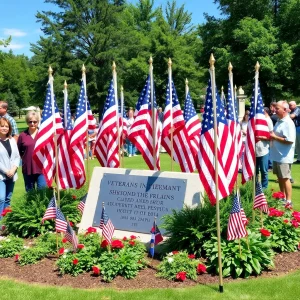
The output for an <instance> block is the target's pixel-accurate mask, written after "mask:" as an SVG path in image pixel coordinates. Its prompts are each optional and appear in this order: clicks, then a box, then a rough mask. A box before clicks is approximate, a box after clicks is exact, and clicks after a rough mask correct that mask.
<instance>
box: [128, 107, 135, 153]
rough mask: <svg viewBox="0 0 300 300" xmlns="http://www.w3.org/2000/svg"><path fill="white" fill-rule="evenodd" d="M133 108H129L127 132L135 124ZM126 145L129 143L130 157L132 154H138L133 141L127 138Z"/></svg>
mask: <svg viewBox="0 0 300 300" xmlns="http://www.w3.org/2000/svg"><path fill="white" fill-rule="evenodd" d="M133 114H134V113H133V108H132V107H130V108H129V110H128V119H127V132H129V131H130V127H131V125H132V124H133V121H134V118H133ZM126 145H127V154H128V157H131V156H136V148H135V145H134V144H133V143H131V141H130V140H129V139H127V140H126Z"/></svg>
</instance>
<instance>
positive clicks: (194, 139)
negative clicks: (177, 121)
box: [183, 92, 201, 155]
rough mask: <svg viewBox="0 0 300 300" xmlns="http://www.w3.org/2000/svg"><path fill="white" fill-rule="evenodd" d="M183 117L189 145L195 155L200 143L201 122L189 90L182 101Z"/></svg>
mask: <svg viewBox="0 0 300 300" xmlns="http://www.w3.org/2000/svg"><path fill="white" fill-rule="evenodd" d="M183 118H184V121H185V127H186V129H187V132H188V135H189V138H190V142H191V146H192V149H193V151H194V155H197V153H198V151H199V143H200V133H201V122H200V120H199V118H198V115H197V113H196V110H195V107H194V104H193V101H192V98H191V95H190V92H188V93H187V95H186V99H185V102H184V112H183Z"/></svg>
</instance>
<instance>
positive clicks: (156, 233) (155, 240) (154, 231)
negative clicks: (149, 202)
mask: <svg viewBox="0 0 300 300" xmlns="http://www.w3.org/2000/svg"><path fill="white" fill-rule="evenodd" d="M150 232H151V239H150V250H149V252H150V255H151V256H152V257H154V248H155V245H157V244H159V243H160V242H162V241H163V240H164V239H163V237H162V235H161V233H160V230H159V229H158V226H157V225H156V222H155V221H154V222H153V226H152V228H151V231H150Z"/></svg>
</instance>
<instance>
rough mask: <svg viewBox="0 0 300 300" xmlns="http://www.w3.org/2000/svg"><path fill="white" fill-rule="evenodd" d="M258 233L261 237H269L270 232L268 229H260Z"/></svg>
mask: <svg viewBox="0 0 300 300" xmlns="http://www.w3.org/2000/svg"><path fill="white" fill-rule="evenodd" d="M259 231H260V233H261V234H262V235H263V236H270V235H271V232H270V231H269V230H268V229H264V228H261V229H260V230H259Z"/></svg>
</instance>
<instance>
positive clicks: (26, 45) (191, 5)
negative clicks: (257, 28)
mask: <svg viewBox="0 0 300 300" xmlns="http://www.w3.org/2000/svg"><path fill="white" fill-rule="evenodd" d="M129 2H132V3H136V2H137V0H131V1H129ZM166 2H167V1H165V0H155V5H156V6H160V5H163V7H164V6H165V4H166ZM182 4H185V9H186V10H187V11H189V12H192V22H193V23H194V24H199V23H202V22H204V18H203V13H205V12H206V13H208V14H209V15H214V16H216V17H218V16H219V15H220V13H219V11H218V9H217V6H216V5H215V4H214V3H213V0H177V5H178V6H180V5H182ZM55 9H56V7H55V6H54V5H52V4H49V3H44V0H0V11H1V18H0V39H3V38H7V37H8V36H10V35H11V36H12V42H11V44H10V46H9V47H8V48H5V49H3V48H0V50H4V51H8V49H12V50H13V52H14V53H15V54H25V55H27V56H29V57H30V56H31V55H32V53H31V52H30V43H35V42H36V41H38V40H39V37H40V35H42V34H43V33H42V31H41V30H40V23H37V22H36V17H35V15H36V13H37V11H40V12H41V11H43V10H44V11H47V10H55Z"/></svg>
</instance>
